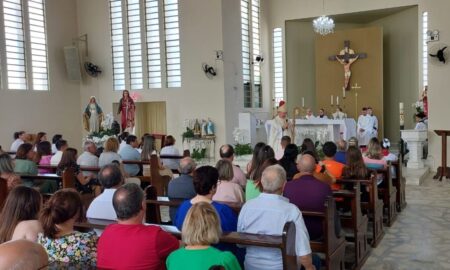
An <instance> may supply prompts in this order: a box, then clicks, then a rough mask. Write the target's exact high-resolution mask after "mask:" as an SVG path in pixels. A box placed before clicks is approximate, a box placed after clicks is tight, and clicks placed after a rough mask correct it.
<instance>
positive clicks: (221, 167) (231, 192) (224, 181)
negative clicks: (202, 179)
mask: <svg viewBox="0 0 450 270" xmlns="http://www.w3.org/2000/svg"><path fill="white" fill-rule="evenodd" d="M216 169H217V170H218V171H219V182H218V183H217V190H216V193H215V194H214V196H213V198H212V199H213V200H214V201H221V202H235V203H243V202H244V191H243V190H242V187H241V186H240V185H239V184H236V183H232V182H230V180H231V179H233V177H234V174H233V164H231V162H230V161H228V160H224V159H222V160H219V161H218V162H217V164H216Z"/></svg>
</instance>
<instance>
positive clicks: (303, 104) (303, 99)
mask: <svg viewBox="0 0 450 270" xmlns="http://www.w3.org/2000/svg"><path fill="white" fill-rule="evenodd" d="M302 107H305V98H304V97H302Z"/></svg>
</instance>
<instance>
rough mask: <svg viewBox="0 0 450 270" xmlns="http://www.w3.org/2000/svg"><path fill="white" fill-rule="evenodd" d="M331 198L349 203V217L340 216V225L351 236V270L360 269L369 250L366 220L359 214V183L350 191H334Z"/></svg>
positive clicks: (365, 217)
mask: <svg viewBox="0 0 450 270" xmlns="http://www.w3.org/2000/svg"><path fill="white" fill-rule="evenodd" d="M333 196H334V197H339V198H344V202H345V201H350V207H351V216H350V217H348V216H341V225H342V228H343V229H347V230H350V232H351V236H350V237H349V238H348V239H349V240H353V243H354V247H355V254H354V260H355V261H354V264H353V265H352V267H351V269H360V268H361V267H362V266H363V265H364V263H365V261H366V260H367V258H368V257H369V251H370V249H369V246H368V244H367V226H368V219H367V216H366V215H363V214H362V213H361V202H360V185H359V182H355V183H354V189H353V190H352V191H349V190H341V191H334V192H333Z"/></svg>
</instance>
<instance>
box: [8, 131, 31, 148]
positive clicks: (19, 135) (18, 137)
mask: <svg viewBox="0 0 450 270" xmlns="http://www.w3.org/2000/svg"><path fill="white" fill-rule="evenodd" d="M26 135H27V134H26V133H25V131H17V132H14V142H13V143H12V144H11V148H10V151H11V152H17V149H19V146H21V145H22V144H23V143H24V142H25V141H24V139H25V136H26Z"/></svg>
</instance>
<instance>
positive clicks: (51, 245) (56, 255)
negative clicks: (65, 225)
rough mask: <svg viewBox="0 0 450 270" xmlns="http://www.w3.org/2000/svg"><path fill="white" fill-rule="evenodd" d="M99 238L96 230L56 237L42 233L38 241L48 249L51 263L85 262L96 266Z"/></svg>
mask: <svg viewBox="0 0 450 270" xmlns="http://www.w3.org/2000/svg"><path fill="white" fill-rule="evenodd" d="M97 240H98V237H97V235H96V234H95V232H87V233H82V232H73V233H71V234H68V235H64V236H62V237H59V238H55V239H52V238H49V237H46V236H44V235H43V234H42V233H40V234H38V240H37V242H38V243H39V244H41V245H42V246H43V247H44V248H45V250H46V251H47V254H48V260H49V262H50V263H52V262H62V263H71V264H73V263H84V264H88V265H91V266H95V264H96V261H97V259H96V258H97Z"/></svg>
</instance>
